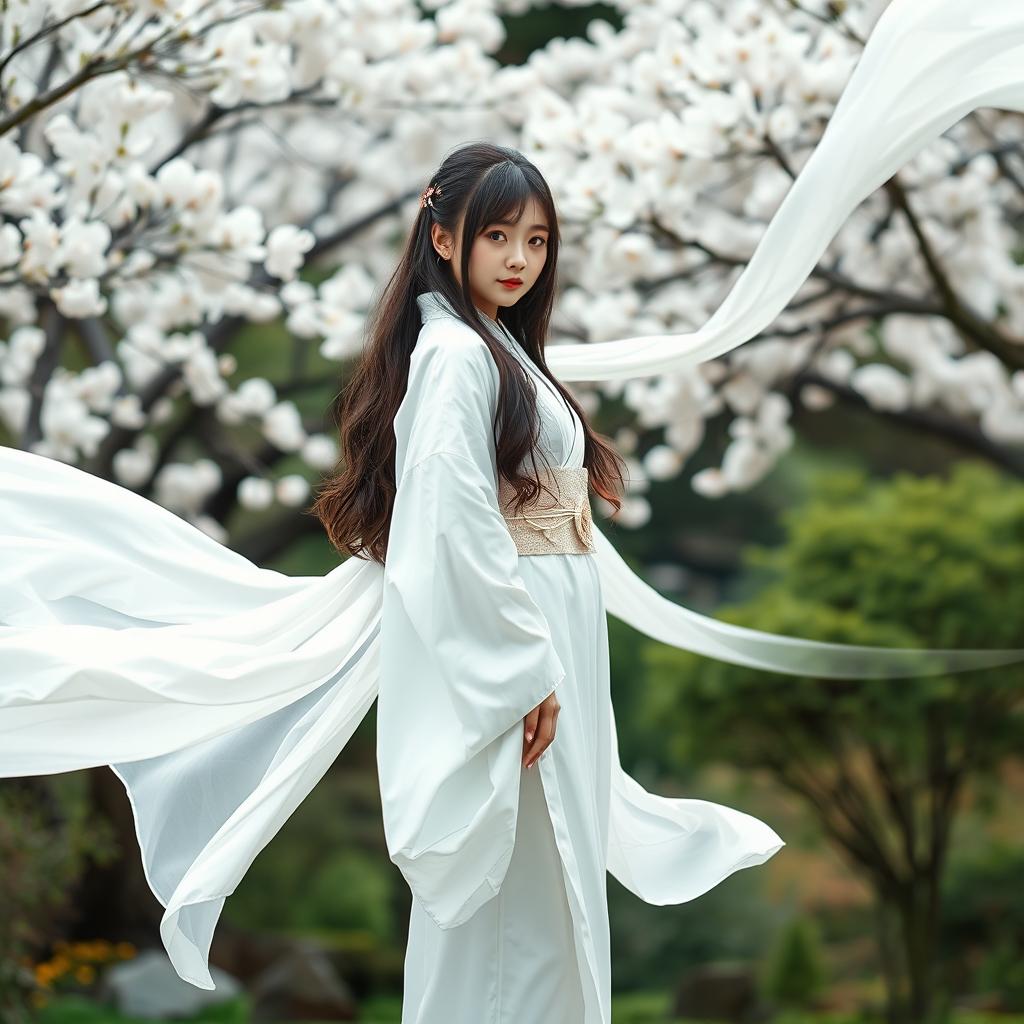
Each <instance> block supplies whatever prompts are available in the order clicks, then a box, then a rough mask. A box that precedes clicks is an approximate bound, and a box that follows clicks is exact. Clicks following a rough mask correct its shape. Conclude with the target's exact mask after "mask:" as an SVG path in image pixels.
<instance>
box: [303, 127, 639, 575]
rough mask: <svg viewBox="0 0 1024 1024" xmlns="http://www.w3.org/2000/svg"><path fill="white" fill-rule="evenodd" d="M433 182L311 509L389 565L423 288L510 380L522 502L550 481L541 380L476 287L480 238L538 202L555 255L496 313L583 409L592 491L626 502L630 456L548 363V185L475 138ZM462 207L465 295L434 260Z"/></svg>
mask: <svg viewBox="0 0 1024 1024" xmlns="http://www.w3.org/2000/svg"><path fill="white" fill-rule="evenodd" d="M430 184H432V185H434V186H435V187H436V188H437V189H438V191H437V192H435V193H434V194H433V195H432V196H431V200H432V202H433V207H431V206H430V205H429V204H427V205H426V206H424V207H422V208H421V210H420V212H419V216H418V217H417V218H416V223H415V224H414V225H413V228H412V231H411V233H410V236H409V240H408V242H407V244H406V247H405V252H404V253H403V254H402V258H401V260H400V261H399V263H398V267H397V268H396V269H395V272H394V273H393V274H392V275H391V279H390V280H389V281H388V283H387V284H386V285H385V287H384V291H383V293H382V296H381V298H380V300H379V302H378V303H377V304H376V307H375V308H374V310H373V312H372V313H371V315H370V317H369V320H368V324H367V329H368V340H367V342H366V344H365V345H364V348H363V350H362V353H361V355H360V358H359V361H358V363H357V365H356V367H355V370H354V372H353V373H352V375H351V377H350V378H349V380H348V382H347V384H346V386H345V387H344V389H343V390H342V391H341V392H340V393H339V394H338V396H337V397H336V398H335V400H334V403H333V406H332V413H333V418H334V421H335V423H336V425H337V428H338V433H339V435H340V438H341V452H340V454H339V460H338V466H337V468H336V469H335V471H334V473H333V475H332V476H331V477H330V478H329V479H327V480H326V481H325V482H324V483H323V484H322V485H321V489H320V492H319V494H318V496H317V498H316V501H315V502H314V503H313V506H312V507H311V509H310V513H311V514H312V515H315V516H316V517H317V518H318V519H320V521H321V522H322V523H323V525H324V528H325V530H326V531H327V536H328V538H329V540H330V542H331V544H332V545H333V546H334V547H335V548H336V549H337V550H338V551H339V552H340V553H348V554H350V555H359V556H360V557H370V558H372V559H373V560H375V561H377V562H380V563H381V564H382V565H383V564H384V560H385V555H386V552H387V538H388V530H389V527H390V524H391V510H392V507H393V506H394V499H395V490H396V483H395V436H394V430H393V422H394V417H395V413H396V412H397V411H398V407H399V405H400V404H401V402H402V398H403V397H404V395H405V391H406V386H407V382H408V376H409V358H410V355H411V354H412V350H413V348H414V346H415V344H416V339H417V337H418V335H419V331H420V325H421V319H420V311H419V307H418V305H417V303H416V296H417V295H419V294H421V293H423V292H428V291H436V292H440V293H441V294H442V295H443V296H444V298H445V299H446V300H447V301H448V303H449V305H450V306H451V307H452V309H453V310H455V311H456V312H457V313H458V315H459V316H460V317H461V318H462V319H463V320H464V321H465V322H466V323H467V324H469V326H470V327H472V328H473V329H474V330H475V331H476V332H477V333H478V334H479V335H480V337H481V338H482V339H483V340H484V342H485V344H486V345H487V347H488V348H489V349H490V352H491V355H492V356H493V358H494V361H495V363H496V364H497V367H498V373H499V381H500V385H499V392H498V407H497V414H496V417H495V421H496V422H495V425H494V426H495V427H496V426H497V425H498V424H500V428H501V432H500V436H497V437H496V438H495V452H496V459H497V468H498V473H499V475H500V476H501V477H503V478H504V479H506V480H508V481H509V483H510V484H512V485H513V487H514V488H515V492H516V502H517V507H520V508H521V506H522V504H523V503H525V502H526V501H530V500H532V499H533V498H534V497H535V496H536V495H537V494H538V492H539V490H540V488H541V487H542V486H543V485H542V484H541V482H540V480H539V479H538V477H537V473H536V460H535V459H534V457H533V456H534V445H535V444H536V441H537V437H538V434H539V420H538V418H537V402H536V397H537V396H536V392H535V390H534V385H533V382H532V381H531V380H530V379H529V375H528V374H527V372H526V371H525V369H524V368H523V367H522V366H521V365H520V364H519V362H518V361H517V360H516V359H515V357H514V356H513V355H512V354H511V353H509V352H508V351H507V350H506V349H505V348H504V347H503V345H502V344H501V343H500V342H498V341H497V339H495V338H494V337H493V335H492V334H491V333H490V331H489V330H488V328H487V326H486V324H485V323H484V321H483V320H482V319H481V316H480V314H479V312H478V310H477V309H476V307H475V305H474V304H473V301H472V294H471V292H470V287H469V285H470V282H469V258H470V250H471V249H472V246H473V242H474V241H475V240H476V237H477V235H478V234H480V233H481V232H482V231H483V230H484V228H486V227H487V225H488V224H491V223H493V222H495V221H517V220H518V219H519V218H520V217H521V216H522V213H523V210H524V209H525V208H526V205H527V203H528V202H529V200H530V198H531V197H532V198H535V199H536V200H537V203H538V205H539V206H540V207H541V208H542V209H543V210H544V212H545V215H546V216H547V222H548V224H549V225H550V226H551V231H550V232H549V237H548V253H547V259H546V260H545V263H544V268H543V270H542V271H541V274H540V277H539V278H538V279H537V282H536V283H535V284H534V286H533V287H532V288H531V289H530V290H529V292H527V294H526V295H524V296H523V298H521V299H520V300H519V301H518V302H517V303H516V304H515V305H514V306H509V307H508V308H503V307H499V309H498V318H499V320H500V321H501V322H502V323H503V324H504V325H505V326H506V327H508V329H509V331H510V332H511V333H512V335H513V336H514V337H515V338H516V339H517V340H518V341H519V342H520V344H521V345H522V346H523V348H524V349H525V350H526V352H527V353H528V355H529V357H530V359H532V360H533V362H534V363H535V364H536V365H537V367H538V369H539V370H540V372H541V373H543V374H544V376H545V377H546V378H547V379H548V380H549V381H551V383H552V385H553V386H554V387H555V389H556V390H557V391H558V392H559V393H560V394H561V395H562V396H563V397H564V399H565V401H566V402H567V403H569V404H570V405H571V406H572V407H573V408H574V409H575V410H576V412H577V414H578V415H579V418H580V422H581V423H582V424H583V431H584V455H583V464H584V465H585V466H586V467H587V469H588V471H589V472H588V476H589V482H590V486H591V487H592V488H593V489H594V491H595V492H596V493H597V494H599V495H600V496H601V497H603V498H604V499H605V500H606V501H608V502H610V503H611V504H612V506H613V507H614V508H615V511H618V510H619V508H620V507H621V501H620V498H619V494H620V493H621V491H622V474H623V470H624V469H625V463H624V461H623V459H622V456H621V455H619V453H618V452H616V451H615V449H614V448H613V447H612V445H611V443H610V441H609V440H608V439H606V438H604V437H603V436H602V435H600V434H597V433H596V432H595V431H594V430H593V429H591V427H590V426H589V425H588V424H587V421H586V417H585V415H584V413H583V409H582V408H581V407H580V405H579V403H578V402H577V401H576V400H575V399H574V398H573V397H572V395H570V394H569V392H568V391H567V390H566V389H565V388H564V387H563V386H562V385H561V384H560V383H559V382H558V381H557V380H556V379H555V377H554V376H552V374H551V371H550V370H549V369H548V366H547V363H546V362H545V359H544V339H545V338H546V336H547V332H548V323H549V321H550V319H551V307H552V304H553V301H554V294H555V274H556V269H557V263H558V241H559V232H558V218H557V215H556V212H555V203H554V199H553V198H552V195H551V190H550V189H549V188H548V185H547V182H546V181H545V180H544V178H543V176H542V175H541V173H540V171H538V170H537V168H536V167H535V166H534V165H533V164H532V163H530V161H529V160H527V159H526V157H524V156H523V155H522V153H519V152H518V151H516V150H514V149H509V148H506V147H504V146H496V145H492V144H490V143H471V144H469V145H465V146H462V147H460V148H459V149H457V150H455V151H454V152H453V153H451V155H449V156H448V157H447V158H446V159H445V160H444V161H443V163H442V164H441V166H440V167H439V168H438V170H437V173H436V174H435V175H434V176H433V178H432V179H431V181H430ZM463 212H465V220H464V222H463V228H462V239H461V256H462V266H461V274H460V276H461V280H462V286H461V288H460V286H459V284H458V283H457V282H456V280H455V276H454V274H453V273H452V272H451V268H450V267H449V266H448V263H447V262H441V261H440V260H438V259H437V258H436V256H437V253H436V251H435V249H434V245H433V242H432V240H431V226H432V225H433V224H434V223H435V222H437V223H438V224H440V225H441V227H443V228H444V229H445V230H446V231H447V232H449V234H450V235H451V236H452V237H454V236H455V229H456V227H457V225H458V222H459V218H460V216H462V214H463ZM527 457H529V458H530V460H531V461H532V464H533V467H534V473H533V474H532V475H531V474H527V475H523V474H521V473H520V471H519V467H520V465H521V464H522V463H523V461H524V460H525V459H527ZM613 481H616V484H615V486H613ZM545 490H546V488H545ZM548 493H550V492H548Z"/></svg>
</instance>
